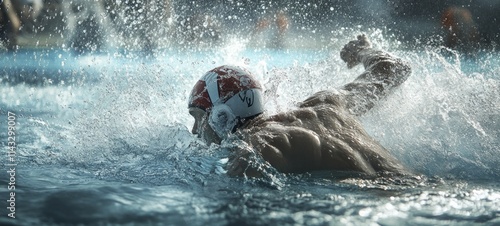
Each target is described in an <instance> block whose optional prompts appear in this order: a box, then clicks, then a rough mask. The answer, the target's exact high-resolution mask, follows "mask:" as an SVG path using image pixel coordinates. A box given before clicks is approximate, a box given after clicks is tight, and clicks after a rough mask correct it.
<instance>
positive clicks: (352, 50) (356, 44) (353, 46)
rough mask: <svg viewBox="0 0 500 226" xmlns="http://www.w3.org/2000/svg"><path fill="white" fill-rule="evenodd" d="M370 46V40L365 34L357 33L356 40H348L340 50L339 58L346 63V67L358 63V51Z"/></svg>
mask: <svg viewBox="0 0 500 226" xmlns="http://www.w3.org/2000/svg"><path fill="white" fill-rule="evenodd" d="M370 47H371V43H370V40H368V37H366V35H364V34H361V35H358V37H357V39H356V40H353V41H350V42H348V43H347V44H346V45H345V46H344V48H342V50H341V51H340V58H341V59H342V60H343V61H344V62H346V63H347V67H348V68H352V67H354V66H356V65H358V64H359V63H360V60H359V57H358V53H359V51H361V50H363V49H367V48H370Z"/></svg>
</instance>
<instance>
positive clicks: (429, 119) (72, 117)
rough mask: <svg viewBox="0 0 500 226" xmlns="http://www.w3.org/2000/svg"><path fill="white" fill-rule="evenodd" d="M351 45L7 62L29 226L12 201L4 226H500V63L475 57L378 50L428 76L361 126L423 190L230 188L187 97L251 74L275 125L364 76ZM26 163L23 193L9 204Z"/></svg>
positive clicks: (4, 194) (347, 183)
mask: <svg viewBox="0 0 500 226" xmlns="http://www.w3.org/2000/svg"><path fill="white" fill-rule="evenodd" d="M344 41H347V40H344ZM343 43H344V42H343ZM343 43H339V44H333V45H332V46H331V47H330V48H324V49H318V50H312V49H308V50H302V49H298V50H288V51H285V50H283V51H280V50H270V49H252V48H248V47H246V46H245V45H244V44H242V43H241V42H238V41H233V42H232V43H229V44H228V45H227V46H225V47H220V48H216V49H211V50H203V51H200V50H193V51H185V50H183V51H178V50H175V49H164V50H157V51H156V52H155V53H154V54H153V55H148V54H143V53H140V52H124V51H118V50H116V51H109V52H107V53H101V54H94V55H83V56H78V55H74V54H72V53H71V52H67V51H64V50H57V49H21V50H19V51H18V52H16V53H0V54H2V55H3V57H2V58H1V60H0V64H1V65H2V66H1V68H2V69H1V71H0V73H1V76H2V84H1V85H0V89H1V90H2V92H1V94H0V95H1V96H0V113H1V114H0V122H1V123H0V140H1V142H2V145H3V146H4V147H5V149H4V152H5V153H6V154H4V155H3V156H4V158H2V161H1V168H2V173H0V183H1V184H2V185H1V186H0V189H1V190H0V191H1V193H0V194H1V199H3V200H8V199H9V198H10V197H11V195H10V192H12V191H14V192H15V219H12V218H11V217H9V216H8V214H11V213H12V212H11V210H10V209H9V208H8V207H9V205H12V204H11V203H12V202H5V201H4V202H2V203H3V205H4V207H2V208H1V209H2V211H1V214H2V216H1V217H0V223H1V224H2V225H72V224H83V225H122V224H125V225H134V224H141V225H499V224H500V184H499V183H498V181H499V179H500V167H499V166H500V155H499V154H500V149H499V147H500V113H499V109H500V98H499V96H500V70H499V68H498V65H499V63H500V62H499V54H498V53H497V52H482V53H480V54H478V56H477V57H476V58H465V57H462V56H461V55H460V54H459V53H456V52H453V51H450V50H446V49H443V48H437V47H435V48H434V47H429V48H422V49H418V50H413V51H409V50H407V49H405V50H403V49H400V48H398V46H397V45H393V44H394V43H389V44H387V43H386V42H378V41H376V40H375V41H374V45H375V46H376V47H380V48H384V49H388V50H390V51H391V52H393V53H394V54H396V55H398V56H400V57H402V58H403V59H404V60H407V61H409V62H410V64H411V66H412V68H413V74H412V76H411V77H410V78H409V79H408V81H407V82H406V83H405V84H404V85H403V86H402V87H400V88H399V89H398V90H396V92H394V93H393V94H392V95H391V96H390V97H389V98H388V99H387V100H385V101H383V102H382V103H380V105H379V106H377V107H375V108H374V109H373V110H372V111H371V112H370V113H368V114H367V115H364V116H363V117H362V118H361V121H362V123H363V124H364V125H365V128H366V130H367V131H368V132H369V133H370V134H371V135H372V136H373V137H374V138H375V139H377V140H379V141H380V143H382V144H383V145H384V146H385V147H386V148H387V149H388V150H389V151H390V152H391V153H393V154H394V155H395V156H396V157H397V158H398V159H400V160H401V161H402V162H403V163H404V165H406V166H407V167H408V168H409V169H410V170H412V171H414V172H415V176H408V177H401V176H394V175H380V176H377V177H367V176H363V175H359V174H357V173H350V172H311V173H307V174H298V175H285V174H281V173H278V172H275V171H273V170H270V171H269V172H268V174H269V175H267V177H265V178H260V179H246V178H230V177H228V176H226V175H225V174H224V164H225V161H224V160H225V159H226V157H227V154H228V152H227V150H225V149H224V148H221V147H219V146H218V145H211V146H207V145H205V144H204V143H203V142H201V141H200V140H198V139H196V137H195V136H193V135H192V134H190V132H189V131H190V128H191V126H192V124H193V122H194V121H193V119H192V118H191V117H190V116H189V114H188V112H187V106H186V105H187V96H188V94H189V92H190V90H191V88H192V85H193V84H194V83H195V82H196V81H197V79H198V78H199V77H200V76H201V75H202V74H204V72H206V71H208V70H210V69H212V68H214V67H216V66H218V65H221V64H236V65H242V66H245V67H247V68H248V69H249V70H250V71H252V72H253V73H254V74H255V76H256V77H257V78H258V79H259V80H260V81H261V82H262V83H263V85H264V88H265V97H264V99H265V103H266V107H267V108H268V114H273V113H277V112H280V111H286V110H289V109H293V108H294V106H295V105H294V104H295V103H296V102H298V101H300V100H303V99H305V98H307V97H308V95H311V94H313V93H314V92H316V91H320V90H324V89H332V88H335V87H339V86H341V85H342V84H345V83H347V82H349V81H351V80H353V79H354V78H355V77H356V76H357V75H358V74H360V73H361V72H362V68H361V67H357V68H354V69H352V70H347V68H346V66H345V65H344V64H343V63H342V62H341V60H340V59H339V56H338V52H339V50H340V46H341V44H343ZM9 112H10V113H11V114H15V117H14V118H12V117H11V118H9V117H8V116H9ZM10 121H12V122H11V125H13V123H14V124H15V125H14V127H15V131H16V134H15V136H16V145H17V149H16V152H15V157H14V160H13V161H9V160H8V158H7V151H8V150H7V147H8V146H9V144H8V139H9V138H8V137H9V136H10V135H9V134H8V128H9V126H8V125H9V122H10ZM11 164H16V165H15V178H14V179H15V190H9V189H8V184H9V181H12V176H11V175H10V174H9V173H8V172H7V171H9V169H11V167H12V166H13V165H11ZM11 216H12V215H11Z"/></svg>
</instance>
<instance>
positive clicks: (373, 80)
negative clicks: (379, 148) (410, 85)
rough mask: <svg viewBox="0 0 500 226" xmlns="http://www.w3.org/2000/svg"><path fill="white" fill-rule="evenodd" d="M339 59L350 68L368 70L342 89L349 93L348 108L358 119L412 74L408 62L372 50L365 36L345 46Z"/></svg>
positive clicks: (360, 36)
mask: <svg viewBox="0 0 500 226" xmlns="http://www.w3.org/2000/svg"><path fill="white" fill-rule="evenodd" d="M340 57H341V58H342V60H344V61H345V62H346V63H347V66H348V68H352V67H354V66H356V65H358V64H359V63H362V64H363V66H364V67H365V71H364V72H363V73H362V74H361V75H359V76H358V77H357V78H356V79H355V80H354V81H353V82H351V83H348V84H346V85H344V86H343V87H342V89H344V90H347V91H349V92H348V94H347V99H346V104H347V107H348V109H349V110H350V111H351V112H352V113H354V114H356V115H361V114H363V113H365V112H367V111H368V110H370V109H371V108H372V107H373V106H374V105H375V104H376V102H377V101H379V100H380V99H383V98H384V97H385V96H387V95H388V94H389V93H390V91H391V90H393V89H394V88H395V87H398V86H399V85H401V84H402V83H403V82H404V81H406V79H407V78H408V77H409V76H410V74H411V68H410V66H409V65H408V64H407V63H406V62H404V61H402V60H401V59H400V58H397V57H395V56H393V55H391V54H389V53H387V52H385V51H382V50H376V49H373V48H372V47H371V43H370V41H369V40H368V38H367V37H366V36H365V35H359V36H358V37H357V40H355V41H351V42H349V43H348V44H347V45H345V46H344V48H343V49H342V51H341V52H340Z"/></svg>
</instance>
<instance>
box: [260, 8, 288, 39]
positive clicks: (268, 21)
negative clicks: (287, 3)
mask: <svg viewBox="0 0 500 226" xmlns="http://www.w3.org/2000/svg"><path fill="white" fill-rule="evenodd" d="M289 26H290V20H289V19H288V16H287V14H286V13H285V11H283V10H280V11H278V12H277V13H276V14H274V15H272V16H271V17H264V18H261V19H260V20H259V21H258V22H257V24H256V25H255V28H254V31H253V35H252V36H256V35H258V34H261V33H263V32H264V31H265V30H270V31H271V32H272V33H271V37H270V39H271V42H270V43H269V44H268V45H267V47H269V48H276V49H282V48H284V47H285V36H286V33H287V31H288V28H289Z"/></svg>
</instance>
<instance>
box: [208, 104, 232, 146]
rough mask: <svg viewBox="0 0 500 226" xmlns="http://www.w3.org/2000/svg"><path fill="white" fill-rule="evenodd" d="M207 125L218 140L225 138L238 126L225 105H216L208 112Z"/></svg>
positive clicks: (229, 109)
mask: <svg viewBox="0 0 500 226" xmlns="http://www.w3.org/2000/svg"><path fill="white" fill-rule="evenodd" d="M208 124H209V125H210V126H211V127H212V129H213V130H214V132H215V133H216V134H217V135H218V136H219V137H220V138H226V137H227V136H228V135H229V134H230V133H231V132H232V131H233V129H234V128H235V127H236V124H238V119H237V118H236V116H235V115H234V113H233V111H232V110H231V108H230V107H229V106H227V105H226V104H217V105H215V106H213V107H212V110H211V111H210V115H209V119H208Z"/></svg>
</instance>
